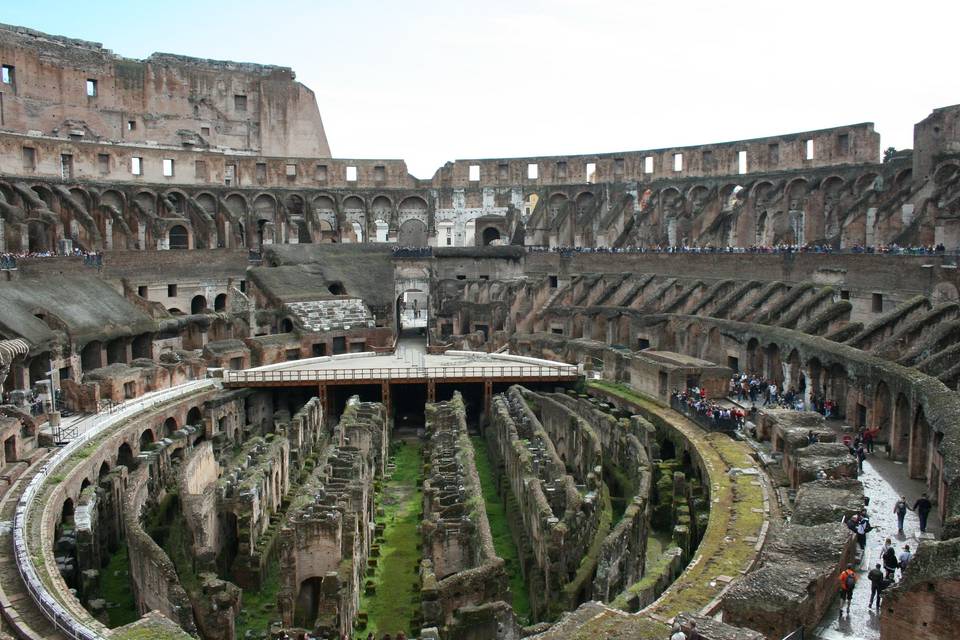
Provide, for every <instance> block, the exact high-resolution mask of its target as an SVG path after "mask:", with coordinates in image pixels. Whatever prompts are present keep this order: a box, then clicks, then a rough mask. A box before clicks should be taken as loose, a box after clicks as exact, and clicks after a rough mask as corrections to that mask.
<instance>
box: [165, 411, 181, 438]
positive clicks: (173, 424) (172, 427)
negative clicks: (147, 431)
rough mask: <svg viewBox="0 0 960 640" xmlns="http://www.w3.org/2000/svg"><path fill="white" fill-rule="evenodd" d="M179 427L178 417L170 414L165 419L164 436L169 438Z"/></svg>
mask: <svg viewBox="0 0 960 640" xmlns="http://www.w3.org/2000/svg"><path fill="white" fill-rule="evenodd" d="M179 428H180V427H178V426H177V419H176V418H174V417H173V416H170V417H169V418H167V419H166V420H164V421H163V437H164V438H169V437H170V436H172V435H173V432H174V431H176V430H177V429H179Z"/></svg>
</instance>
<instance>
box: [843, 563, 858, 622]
mask: <svg viewBox="0 0 960 640" xmlns="http://www.w3.org/2000/svg"><path fill="white" fill-rule="evenodd" d="M856 586H857V572H856V571H854V570H853V565H852V564H848V565H847V568H846V569H845V570H844V571H842V572H841V573H840V615H841V616H843V602H844V600H846V602H847V615H850V602H851V601H852V600H853V589H854V588H855V587H856Z"/></svg>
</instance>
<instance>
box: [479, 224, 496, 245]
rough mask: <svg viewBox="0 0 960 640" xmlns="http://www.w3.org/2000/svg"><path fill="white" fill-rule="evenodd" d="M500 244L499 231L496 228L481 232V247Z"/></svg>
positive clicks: (488, 228)
mask: <svg viewBox="0 0 960 640" xmlns="http://www.w3.org/2000/svg"><path fill="white" fill-rule="evenodd" d="M495 242H496V243H498V244H499V242H500V230H499V229H497V228H496V227H487V228H486V229H484V230H483V246H485V247H488V246H490V245H491V244H493V243H495Z"/></svg>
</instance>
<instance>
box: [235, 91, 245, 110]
mask: <svg viewBox="0 0 960 640" xmlns="http://www.w3.org/2000/svg"><path fill="white" fill-rule="evenodd" d="M233 110H234V111H237V112H241V113H242V112H245V111H246V110H247V96H244V95H239V94H237V95H235V96H233Z"/></svg>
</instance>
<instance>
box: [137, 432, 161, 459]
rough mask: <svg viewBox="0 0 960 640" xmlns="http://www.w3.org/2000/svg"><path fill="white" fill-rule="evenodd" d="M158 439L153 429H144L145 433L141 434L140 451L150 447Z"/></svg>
mask: <svg viewBox="0 0 960 640" xmlns="http://www.w3.org/2000/svg"><path fill="white" fill-rule="evenodd" d="M156 441H157V437H156V435H154V433H153V429H144V430H143V433H141V434H140V452H141V453H143V452H144V451H146V450H148V449H150V447H151V446H152V445H153V443H154V442H156Z"/></svg>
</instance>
